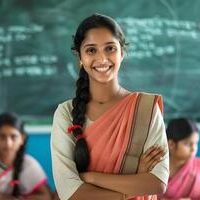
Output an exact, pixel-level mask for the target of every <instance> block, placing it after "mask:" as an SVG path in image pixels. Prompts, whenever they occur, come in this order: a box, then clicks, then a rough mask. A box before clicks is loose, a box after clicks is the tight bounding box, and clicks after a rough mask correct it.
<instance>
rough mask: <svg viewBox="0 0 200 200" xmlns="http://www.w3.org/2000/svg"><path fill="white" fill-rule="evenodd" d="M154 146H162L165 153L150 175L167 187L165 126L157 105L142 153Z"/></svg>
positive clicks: (167, 167) (167, 156) (167, 164)
mask: <svg viewBox="0 0 200 200" xmlns="http://www.w3.org/2000/svg"><path fill="white" fill-rule="evenodd" d="M154 144H159V145H160V146H162V147H163V148H164V149H165V151H166V152H167V153H166V154H165V155H164V157H163V159H162V161H161V162H159V163H158V164H157V165H156V166H155V167H154V168H153V170H152V171H151V173H152V174H153V175H155V176H156V177H157V178H159V179H160V180H161V181H162V182H163V183H165V184H166V185H167V183H168V178H169V150H168V144H167V136H166V131H165V124H164V121H163V116H162V114H161V111H160V108H159V106H158V105H156V106H155V108H154V111H153V116H152V121H151V126H150V130H149V135H148V137H147V141H146V143H145V145H144V152H145V151H146V150H147V149H148V148H150V147H151V146H152V145H154Z"/></svg>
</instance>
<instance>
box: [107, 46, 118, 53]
mask: <svg viewBox="0 0 200 200" xmlns="http://www.w3.org/2000/svg"><path fill="white" fill-rule="evenodd" d="M116 50H117V48H116V47H114V46H107V47H106V51H107V52H114V51H116Z"/></svg>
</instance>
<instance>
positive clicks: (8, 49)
mask: <svg viewBox="0 0 200 200" xmlns="http://www.w3.org/2000/svg"><path fill="white" fill-rule="evenodd" d="M199 8H200V1H199V0H193V1H188V0H151V1H150V0H134V1H130V0H113V1H112V0H105V1H104V0H95V1H91V0H43V1H38V0H28V1H27V0H0V112H2V111H6V110H9V111H15V112H17V113H19V114H20V115H21V116H22V117H23V118H24V119H26V120H27V121H29V122H33V121H36V122H37V123H43V122H44V121H46V120H47V121H48V120H51V119H52V116H53V112H54V110H55V108H56V106H57V104H58V103H60V102H62V101H64V100H65V99H67V98H71V97H73V96H74V87H75V80H76V78H77V72H78V66H77V63H76V60H75V58H74V56H73V54H72V53H71V50H70V47H71V44H72V35H73V34H74V32H75V29H76V27H77V24H78V23H79V22H80V21H81V20H82V19H83V18H85V17H86V16H88V15H89V14H92V13H95V12H98V13H103V14H106V15H110V16H112V17H113V18H115V19H116V20H117V21H118V22H119V23H120V24H121V26H122V28H123V30H124V32H125V35H126V37H127V40H128V42H129V43H130V45H129V49H128V51H127V55H126V57H125V59H124V62H123V65H122V67H121V68H122V70H121V71H120V76H119V78H120V81H121V83H122V85H124V86H125V87H127V88H128V89H130V90H137V91H147V92H154V93H161V94H162V95H163V97H164V103H165V117H166V119H169V118H171V117H175V116H180V115H182V116H189V117H194V118H196V119H200V103H199V99H200V92H199V91H200V86H199V80H200V12H199Z"/></svg>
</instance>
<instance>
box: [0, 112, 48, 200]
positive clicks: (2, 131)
mask: <svg viewBox="0 0 200 200" xmlns="http://www.w3.org/2000/svg"><path fill="white" fill-rule="evenodd" d="M26 140H27V135H26V133H25V131H24V125H23V122H21V121H20V119H19V118H18V117H17V116H16V115H15V114H13V113H3V114H1V115H0V199H1V200H14V199H22V197H26V199H27V200H49V199H51V196H50V192H49V189H48V187H47V177H46V175H45V173H44V171H43V169H42V168H41V166H40V165H39V163H38V162H37V161H36V160H35V159H34V158H33V157H31V156H30V155H26V154H25V146H26Z"/></svg>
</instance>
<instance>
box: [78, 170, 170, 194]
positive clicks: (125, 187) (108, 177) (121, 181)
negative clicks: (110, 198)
mask: <svg viewBox="0 0 200 200" xmlns="http://www.w3.org/2000/svg"><path fill="white" fill-rule="evenodd" d="M81 175H82V177H83V180H84V181H85V182H87V183H90V184H93V185H95V186H98V187H102V188H105V189H108V190H113V191H116V192H119V193H122V194H126V195H131V196H142V195H148V194H159V193H164V192H165V190H166V185H165V184H164V183H163V182H162V181H160V180H159V179H158V178H157V177H156V176H154V175H152V174H150V173H141V174H133V175H115V174H105V173H97V172H86V173H84V174H81Z"/></svg>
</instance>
